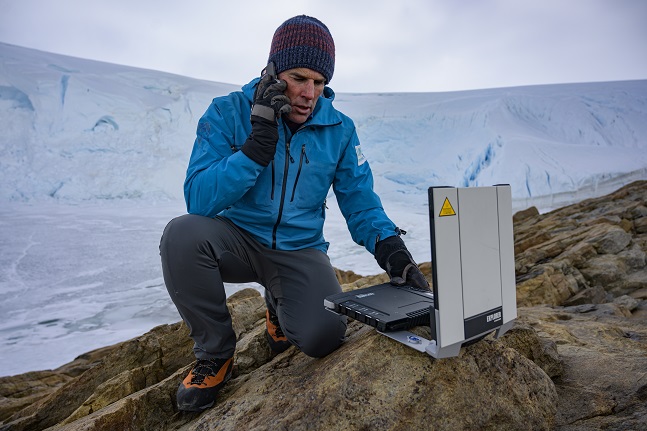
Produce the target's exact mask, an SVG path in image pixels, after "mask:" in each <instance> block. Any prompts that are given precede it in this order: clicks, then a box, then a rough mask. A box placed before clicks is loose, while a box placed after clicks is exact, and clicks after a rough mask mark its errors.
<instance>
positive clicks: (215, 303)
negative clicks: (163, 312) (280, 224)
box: [160, 215, 346, 359]
mask: <svg viewBox="0 0 647 431" xmlns="http://www.w3.org/2000/svg"><path fill="white" fill-rule="evenodd" d="M160 256H161V259H162V271H163V275H164V282H165V284H166V288H167V290H168V292H169V295H170V296H171V299H172V300H173V302H174V303H175V306H176V307H177V309H178V311H179V313H180V315H181V316H182V319H183V320H184V322H185V323H186V324H187V326H188V327H189V330H190V335H191V338H192V339H193V341H194V342H195V346H194V352H195V355H196V358H198V359H208V358H229V357H232V356H233V354H234V350H235V347H236V336H235V334H234V331H233V329H232V325H231V316H230V315H229V310H228V309H227V304H226V299H227V298H226V295H225V288H224V285H223V282H229V283H245V282H257V283H259V284H260V285H262V286H263V287H265V301H266V303H267V307H268V308H269V309H270V310H271V311H273V312H274V313H275V314H276V315H277V316H278V318H279V324H280V325H281V329H282V330H283V332H284V334H285V335H286V337H287V338H288V340H289V341H290V342H291V343H292V344H293V345H295V346H297V347H298V348H299V349H300V350H301V351H302V352H303V353H305V354H306V355H308V356H312V357H323V356H325V355H327V354H329V353H330V352H332V351H333V350H335V349H336V348H337V347H339V346H340V345H341V343H342V342H343V340H344V335H345V333H346V318H345V317H343V316H338V315H336V314H334V313H331V312H329V311H327V310H326V309H325V308H324V306H323V300H324V298H325V297H326V296H328V295H331V294H333V293H338V292H341V287H340V286H339V282H338V281H337V277H336V275H335V271H334V269H333V267H332V265H331V264H330V259H329V258H328V256H327V255H326V254H325V253H323V252H321V251H319V250H315V249H304V250H296V251H281V250H272V249H269V248H267V247H265V246H263V245H261V244H260V243H259V242H258V241H256V240H255V239H254V238H252V237H251V236H250V235H249V234H247V233H246V232H245V231H244V230H242V229H240V228H238V227H237V226H236V225H234V224H233V223H232V222H231V221H229V220H227V219H225V218H223V217H216V218H209V217H202V216H198V215H183V216H180V217H177V218H175V219H173V220H171V221H170V222H169V224H168V225H167V226H166V228H165V229H164V234H163V235H162V239H161V242H160Z"/></svg>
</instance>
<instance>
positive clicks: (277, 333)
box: [265, 310, 292, 353]
mask: <svg viewBox="0 0 647 431" xmlns="http://www.w3.org/2000/svg"><path fill="white" fill-rule="evenodd" d="M265 338H266V339H267V342H268V344H269V345H270V349H272V351H273V352H274V353H281V352H285V350H287V348H288V347H290V346H291V345H292V344H290V342H289V341H288V338H287V337H286V336H285V334H284V333H283V330H282V329H281V326H280V325H279V318H278V316H277V315H276V314H274V313H270V310H267V312H266V313H265Z"/></svg>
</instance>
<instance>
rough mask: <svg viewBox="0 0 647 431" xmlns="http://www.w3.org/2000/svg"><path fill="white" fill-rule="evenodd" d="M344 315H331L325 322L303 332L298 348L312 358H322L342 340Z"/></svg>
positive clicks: (344, 329)
mask: <svg viewBox="0 0 647 431" xmlns="http://www.w3.org/2000/svg"><path fill="white" fill-rule="evenodd" d="M345 335H346V317H345V316H333V318H332V319H329V321H328V323H327V324H325V325H324V324H320V325H317V326H316V327H313V328H311V329H310V331H309V332H308V333H306V334H303V336H302V339H301V342H300V343H299V346H298V347H299V350H301V351H302V352H303V353H305V354H306V355H308V356H310V357H313V358H323V357H324V356H326V355H329V354H330V353H332V352H334V351H335V350H337V348H339V346H341V344H342V343H343V342H344V337H345Z"/></svg>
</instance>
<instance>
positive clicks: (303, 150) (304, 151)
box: [301, 144, 310, 164]
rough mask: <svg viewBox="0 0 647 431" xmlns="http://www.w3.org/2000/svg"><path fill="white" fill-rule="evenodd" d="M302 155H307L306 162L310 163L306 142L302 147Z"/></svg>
mask: <svg viewBox="0 0 647 431" xmlns="http://www.w3.org/2000/svg"><path fill="white" fill-rule="evenodd" d="M301 155H302V157H305V159H306V164H307V163H310V160H308V155H307V154H306V144H303V146H302V147H301Z"/></svg>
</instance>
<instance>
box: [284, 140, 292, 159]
mask: <svg viewBox="0 0 647 431" xmlns="http://www.w3.org/2000/svg"><path fill="white" fill-rule="evenodd" d="M285 153H286V154H287V156H288V157H289V158H290V163H294V157H292V153H290V141H288V142H286V143H285Z"/></svg>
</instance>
